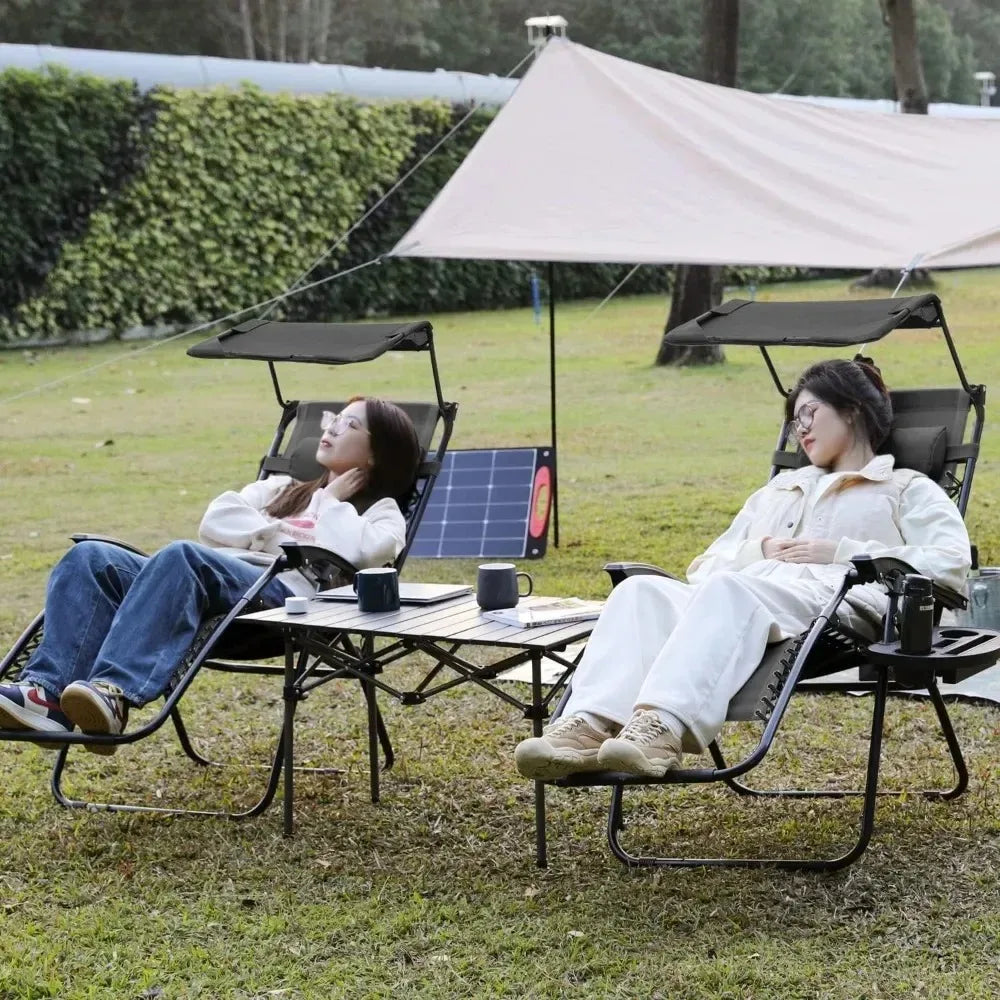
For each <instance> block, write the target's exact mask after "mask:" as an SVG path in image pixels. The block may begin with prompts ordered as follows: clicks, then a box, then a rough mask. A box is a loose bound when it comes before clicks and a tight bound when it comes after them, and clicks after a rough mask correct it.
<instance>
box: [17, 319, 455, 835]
mask: <svg viewBox="0 0 1000 1000" xmlns="http://www.w3.org/2000/svg"><path fill="white" fill-rule="evenodd" d="M390 350H395V351H411V352H415V351H419V352H428V353H429V358H430V364H431V372H432V376H433V381H434V391H435V396H436V401H435V402H433V403H399V405H400V406H401V407H402V408H403V409H404V410H405V411H406V412H407V413H408V414H409V416H410V418H411V419H412V420H413V423H414V426H415V428H416V430H417V436H418V439H419V441H420V445H421V447H422V448H423V453H424V458H423V461H422V462H421V464H420V466H419V468H418V471H417V476H416V479H415V481H414V484H413V489H412V491H411V495H410V498H409V502H408V503H407V504H406V505H405V507H406V509H405V510H404V514H405V516H406V525H407V527H406V545H405V547H404V549H403V551H402V552H401V553H400V554H399V556H398V557H397V559H396V561H395V563H394V565H395V566H396V568H397V569H400V568H402V565H403V563H404V562H405V559H406V555H407V553H408V551H409V548H410V546H411V544H412V542H413V539H414V537H415V535H416V532H417V528H418V527H419V524H420V519H421V517H422V516H423V512H424V510H425V508H426V506H427V502H428V500H429V499H430V493H431V489H432V488H433V485H434V482H435V480H436V478H437V476H438V474H439V472H440V469H441V462H442V461H443V459H444V455H445V452H446V450H447V447H448V442H449V439H450V437H451V433H452V429H453V426H454V421H455V415H456V412H457V408H458V407H457V404H455V403H449V402H445V400H444V398H443V396H442V391H441V382H440V377H439V374H438V367H437V358H436V355H435V352H434V341H433V331H432V328H431V325H430V324H429V323H427V322H416V323H407V324H385V323H379V324H307V323H277V322H269V321H260V320H254V321H252V322H249V323H244V324H241V325H239V326H237V327H234V328H233V329H232V330H228V331H226V332H224V333H222V334H220V335H219V336H217V337H214V338H212V339H211V340H208V341H205V342H203V343H201V344H198V345H196V346H195V347H192V348H191V349H190V350H189V351H188V354H190V355H191V356H192V357H198V358H218V359H222V358H233V359H254V360H263V361H266V362H267V364H268V369H269V371H270V375H271V381H272V384H273V387H274V392H275V396H276V397H277V400H278V404H279V406H280V407H281V417H280V419H279V421H278V426H277V429H276V431H275V434H274V438H273V440H272V442H271V445H270V447H269V449H268V453H267V455H265V456H264V458H263V459H262V460H261V463H260V466H259V470H258V478H260V479H264V478H267V477H268V476H271V475H276V474H284V475H291V476H292V477H293V478H295V479H300V480H303V481H308V480H311V479H315V478H317V477H318V476H319V475H320V473H321V471H322V470H321V469H320V467H319V465H318V464H317V463H316V460H315V454H316V448H317V445H318V441H319V437H318V435H317V433H316V428H317V427H318V426H319V422H320V417H321V414H322V412H323V411H324V410H334V411H336V410H339V409H340V408H341V407H342V406H343V403H335V402H320V401H301V402H300V401H298V400H285V399H284V398H283V396H282V393H281V387H280V385H279V381H278V376H277V372H276V369H275V363H277V362H289V361H294V362H310V363H316V364H330V365H343V364H351V363H355V362H363V361H371V360H373V359H375V358H378V357H380V356H381V355H383V354H384V353H386V352H387V351H390ZM72 537H73V540H74V542H79V541H83V540H85V539H95V538H97V539H100V540H103V541H111V542H114V544H118V545H122V546H124V547H126V548H129V549H131V550H132V551H136V552H138V551H139V550H138V549H135V548H134V547H133V546H131V545H128V544H127V543H124V542H120V541H118V540H116V539H107V538H104V537H103V536H97V535H83V534H79V535H74V536H72ZM282 548H283V550H284V555H282V556H279V557H278V558H277V559H276V560H275V562H274V563H273V564H272V565H271V566H270V567H269V568H268V569H267V570H266V571H265V572H264V573H263V574H262V576H261V577H260V578H259V580H258V581H257V582H256V583H255V584H254V585H253V586H252V587H251V588H250V589H249V590H248V591H247V593H246V594H245V595H244V596H243V598H242V599H241V600H240V602H239V603H238V604H237V605H236V607H234V608H233V609H232V610H231V611H230V612H229V613H228V614H226V615H224V616H219V617H216V618H212V619H208V620H206V621H205V622H204V623H203V624H202V627H201V629H200V631H199V634H198V637H197V638H196V640H195V642H194V643H193V645H192V646H191V648H190V650H189V652H188V654H187V656H186V657H185V658H184V660H183V662H182V663H180V664H178V667H177V670H176V671H175V674H174V678H173V680H172V682H171V684H170V686H169V687H168V689H167V691H166V693H165V696H164V703H163V705H162V707H161V708H160V709H159V711H158V712H157V714H156V715H155V717H154V718H152V719H151V720H150V721H149V722H147V723H145V724H144V725H142V726H139V727H136V728H134V729H132V730H130V731H126V732H125V733H123V734H122V735H121V736H88V735H85V734H83V733H77V732H74V733H69V734H57V735H51V736H49V735H48V734H47V735H46V741H47V742H49V743H61V744H64V746H63V747H62V748H61V749H60V751H59V754H58V756H57V758H56V762H55V764H54V767H53V773H52V790H53V794H54V796H55V798H56V800H57V801H58V802H59V803H60V804H61V805H63V806H67V807H73V808H84V807H85V808H92V809H93V808H99V809H108V810H120V811H129V812H166V813H195V814H198V815H219V816H226V817H229V818H246V817H250V816H255V815H258V814H259V813H261V812H263V811H264V810H265V809H266V808H267V806H268V805H269V804H270V803H271V801H272V799H273V798H274V794H275V792H276V790H277V788H278V783H279V779H280V776H281V771H282V766H283V761H284V760H285V756H286V755H285V753H284V745H285V739H286V734H288V737H287V738H291V732H292V726H293V724H294V714H295V707H296V705H297V703H298V702H299V701H301V700H302V699H303V698H304V697H306V694H307V693H308V692H309V691H310V690H312V689H313V688H315V687H317V686H319V685H320V684H323V683H326V682H327V681H329V680H331V679H333V678H334V677H335V676H340V675H339V674H338V673H337V672H336V671H332V670H330V669H328V668H320V669H318V670H316V669H313V666H312V664H311V663H310V661H309V660H308V658H303V659H302V662H301V663H300V664H299V666H298V670H297V682H296V684H295V685H294V686H293V687H292V689H291V690H288V689H285V690H283V698H284V718H283V724H282V728H281V730H280V733H279V735H278V740H277V746H276V748H275V752H274V757H273V760H272V763H271V765H270V769H269V778H268V782H267V786H266V788H265V789H264V793H263V795H262V796H261V798H260V799H259V800H258V801H257V802H256V803H255V804H254V805H252V806H251V807H249V808H248V809H245V810H242V811H238V812H232V811H226V810H215V809H204V810H201V809H182V808H170V807H161V806H150V805H138V804H130V803H104V802H101V803H97V802H89V801H82V800H79V799H73V798H70V797H68V796H67V795H66V794H64V792H63V790H62V776H63V771H64V769H65V766H66V760H67V753H68V751H69V748H70V746H72V745H73V744H77V743H81V744H83V743H105V744H108V743H111V744H121V743H134V742H137V741H138V740H141V739H145V738H146V737H147V736H150V735H152V734H153V733H154V732H156V731H157V730H158V729H159V728H160V727H161V726H162V725H163V724H164V722H166V720H167V719H168V718H169V719H170V720H171V721H172V723H173V725H174V728H175V731H176V734H177V737H178V739H179V741H180V743H181V746H182V747H183V749H184V751H185V752H186V753H187V755H188V756H189V757H190V758H191V759H192V760H193V761H195V762H196V763H198V764H201V765H209V764H212V763H213V762H212V761H210V760H208V759H207V758H205V757H204V756H202V755H201V754H200V753H199V752H198V751H197V750H196V749H195V747H194V745H193V744H192V742H191V740H190V738H189V736H188V732H187V729H186V726H185V725H184V722H183V718H182V716H181V711H180V706H179V702H180V700H181V698H182V697H183V695H184V694H185V692H186V691H187V689H188V687H189V686H190V685H191V683H192V681H193V680H194V678H195V676H196V675H197V674H198V672H199V670H200V669H201V668H202V667H208V668H210V669H216V670H224V671H227V672H233V673H253V674H262V675H279V676H280V675H282V674H283V673H284V671H283V669H282V668H281V667H277V666H273V665H268V664H266V663H259V662H249V663H248V662H242V661H246V660H251V661H260V660H266V659H272V658H274V657H276V656H280V655H282V654H283V653H284V644H283V643H282V642H281V640H280V637H278V636H276V633H274V632H272V631H269V630H264V629H259V628H254V627H252V626H248V625H247V624H246V623H243V622H238V621H237V620H236V619H237V618H238V616H239V615H241V614H244V613H246V612H248V611H252V610H254V609H255V607H256V605H255V603H254V601H255V597H256V594H257V593H259V591H260V590H261V589H262V588H263V587H264V586H265V585H266V583H267V582H268V581H269V580H270V579H272V578H273V577H274V576H275V575H276V574H277V573H279V572H282V571H284V570H286V569H299V570H300V571H301V572H302V573H303V574H304V575H306V577H307V578H309V579H310V580H311V581H313V582H314V583H315V585H316V586H317V588H323V587H329V586H335V585H337V584H340V583H344V582H350V580H351V579H352V578H353V575H354V572H355V567H353V566H351V565H350V564H349V563H347V562H346V561H344V560H343V559H341V558H340V557H339V556H338V555H337V554H336V553H332V552H329V551H326V550H324V549H320V548H317V547H315V546H304V545H297V544H289V545H284V546H282ZM43 628H44V613H41V614H39V615H37V616H36V618H35V619H34V621H32V622H31V624H30V625H29V626H28V628H27V629H26V630H25V631H24V633H23V634H22V635H21V636H20V638H19V639H18V640H17V642H16V643H15V644H14V647H13V648H12V650H11V651H10V652H9V653H8V654H7V656H6V657H4V659H3V660H2V661H0V679H2V678H7V677H16V676H18V675H19V673H20V671H21V669H22V667H23V666H24V664H25V663H26V662H27V660H28V658H29V656H30V655H31V652H32V651H33V650H34V648H35V647H36V646H37V644H38V642H39V641H40V640H41V637H42V630H43ZM344 641H345V642H347V640H346V638H345V640H344ZM362 689H363V691H364V693H365V696H366V698H367V699H368V700H369V712H370V714H372V713H374V715H373V719H374V722H375V724H376V725H377V733H378V737H379V740H380V742H381V745H382V749H383V754H384V757H385V766H386V767H387V768H388V767H391V765H392V747H391V744H390V742H389V739H388V735H387V733H386V731H385V727H384V725H383V724H382V720H381V716H380V715H378V714H377V707H376V706H375V704H374V692H373V690H372V689H371V688H370V686H366V685H365V683H362ZM31 739H37V735H36V734H30V733H24V732H14V731H4V732H0V740H31ZM314 770H333V769H324V768H317V769H314ZM291 780H292V777H291V775H290V774H286V776H285V781H286V783H288V782H290V781H291Z"/></svg>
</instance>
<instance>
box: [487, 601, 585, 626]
mask: <svg viewBox="0 0 1000 1000" xmlns="http://www.w3.org/2000/svg"><path fill="white" fill-rule="evenodd" d="M603 607H604V602H603V601H581V600H580V598H578V597H559V598H553V599H552V600H545V599H542V600H539V601H534V602H532V603H531V604H519V605H518V606H517V607H515V608H502V609H500V610H499V611H484V612H483V617H484V618H489V619H490V620H491V621H495V622H502V623H503V624H504V625H515V626H517V627H519V628H536V627H538V626H539V625H563V624H569V623H571V622H585V621H590V620H591V619H593V618H599V617H600V615H601V609H602V608H603Z"/></svg>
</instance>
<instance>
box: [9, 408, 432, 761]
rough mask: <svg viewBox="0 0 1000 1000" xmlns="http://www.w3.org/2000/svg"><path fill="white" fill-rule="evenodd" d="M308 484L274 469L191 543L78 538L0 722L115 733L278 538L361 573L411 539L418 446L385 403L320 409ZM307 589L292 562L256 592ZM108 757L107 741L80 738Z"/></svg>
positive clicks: (279, 599)
mask: <svg viewBox="0 0 1000 1000" xmlns="http://www.w3.org/2000/svg"><path fill="white" fill-rule="evenodd" d="M320 429H321V432H322V436H321V437H320V439H319V445H318V447H317V450H316V461H317V462H318V463H319V464H320V465H321V466H322V467H323V468H324V470H325V471H324V472H323V474H322V475H321V476H320V477H319V478H318V479H316V480H314V481H313V482H296V481H294V480H292V479H291V478H289V477H288V476H273V477H271V478H269V479H263V480H259V481H258V482H255V483H250V485H249V486H245V487H244V488H243V489H242V490H240V491H239V492H235V491H229V492H226V493H223V494H222V495H221V496H219V497H217V498H216V499H215V500H213V501H212V502H211V503H210V504H209V506H208V510H207V511H206V512H205V516H204V517H203V518H202V522H201V527H200V529H199V539H200V542H199V543H195V542H173V543H172V544H170V545H168V546H167V547H166V548H164V549H162V550H161V551H160V552H158V553H156V554H155V555H154V556H151V557H147V556H140V555H136V554H135V553H133V552H129V551H128V550H126V549H123V548H121V547H120V546H117V545H112V544H109V543H105V542H97V541H85V542H80V543H79V544H77V545H75V546H74V547H73V548H71V549H70V550H69V551H68V552H67V553H66V555H64V556H63V558H62V559H61V560H60V561H59V563H58V564H57V565H56V567H55V569H54V570H53V571H52V574H51V576H50V577H49V583H48V589H47V592H46V598H45V626H44V630H43V635H42V640H41V642H40V643H39V645H38V648H37V649H35V651H34V652H33V653H32V655H31V657H30V659H29V660H28V662H27V664H26V665H25V669H24V671H23V672H22V675H21V677H20V679H19V680H18V681H17V682H16V683H13V684H3V685H0V728H3V729H19V730H34V731H37V732H38V733H39V734H42V733H46V732H49V733H51V732H57V733H58V732H69V731H70V730H72V729H73V728H74V726H79V727H80V729H81V730H83V731H84V732H88V733H104V734H112V735H117V734H119V733H121V732H122V731H123V730H124V728H125V724H126V722H127V720H128V710H129V707H130V706H133V705H134V706H139V705H144V704H146V702H148V701H151V700H152V699H153V698H155V697H157V696H158V695H159V694H161V693H162V692H163V691H164V689H165V688H166V686H167V684H168V683H169V681H170V678H171V675H172V674H173V672H174V670H175V669H176V667H177V665H178V664H179V663H180V661H181V659H182V657H183V656H184V654H185V653H186V652H187V650H188V648H189V647H190V645H191V643H192V642H193V640H194V637H195V635H196V633H197V631H198V628H199V626H200V624H201V622H202V620H203V619H204V618H207V617H210V616H214V615H220V614H225V613H226V612H228V611H230V610H231V609H232V608H233V607H234V606H235V605H236V603H237V601H239V599H240V598H241V597H242V596H243V594H244V593H245V592H246V591H247V590H248V589H249V588H250V586H251V585H252V584H253V583H254V582H255V581H256V580H257V578H258V577H259V576H260V574H261V573H263V572H264V569H265V568H266V567H267V566H269V565H270V564H271V562H272V561H273V559H274V557H275V556H276V555H279V554H280V553H281V548H280V546H281V543H282V542H292V541H295V542H300V543H303V544H309V545H318V546H321V547H322V548H325V549H329V550H330V551H332V552H335V553H336V554H337V555H339V556H341V557H342V558H343V559H345V560H347V562H349V563H351V564H352V565H354V566H356V567H357V568H359V569H361V568H364V567H369V566H381V565H385V564H387V563H391V562H392V561H393V560H394V559H395V558H396V556H397V555H398V554H399V553H400V552H401V551H402V549H403V546H404V545H405V544H406V522H405V520H404V518H403V514H402V512H401V510H400V506H401V505H403V504H405V503H406V499H407V496H408V494H409V492H410V490H411V489H412V486H413V482H414V479H415V478H416V473H417V466H418V463H419V461H420V445H419V443H418V440H417V434H416V431H415V429H414V427H413V424H412V422H411V421H410V418H409V417H408V416H407V415H406V414H405V413H404V412H403V411H402V410H401V409H400V408H399V407H398V406H395V405H394V404H392V403H389V402H386V401H385V400H382V399H377V398H375V397H356V398H354V399H352V400H351V401H350V403H348V405H347V406H346V407H345V408H344V410H343V411H342V412H341V413H339V414H333V413H325V414H324V415H323V420H322V424H321V428H320ZM313 589H314V588H313V586H312V585H311V584H310V583H309V581H308V580H306V578H305V577H303V576H302V575H301V574H300V573H299V572H297V571H295V570H290V571H286V572H284V573H280V574H278V575H277V576H276V577H275V578H274V579H273V580H271V581H269V582H268V584H267V585H266V586H265V587H264V589H263V590H261V591H260V594H259V595H258V599H259V600H260V601H261V602H262V603H263V605H264V606H266V607H280V606H281V605H282V604H283V603H284V601H285V598H286V597H289V596H291V595H303V596H305V595H311V594H312V593H313ZM85 746H87V749H88V750H92V751H94V752H95V753H104V754H108V753H114V751H115V750H116V749H117V747H116V746H115V745H114V744H106V745H104V746H97V745H87V744H85Z"/></svg>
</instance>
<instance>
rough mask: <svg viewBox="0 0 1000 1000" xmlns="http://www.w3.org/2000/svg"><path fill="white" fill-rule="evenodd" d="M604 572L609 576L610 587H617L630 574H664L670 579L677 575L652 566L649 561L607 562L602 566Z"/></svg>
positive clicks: (674, 578)
mask: <svg viewBox="0 0 1000 1000" xmlns="http://www.w3.org/2000/svg"><path fill="white" fill-rule="evenodd" d="M604 572H605V573H607V574H608V576H610V577H611V586H612V587H617V586H618V584H619V583H621V582H622V580H625V579H627V578H628V577H630V576H665V577H667V578H668V579H670V580H676V579H678V577H676V576H674V575H673V573H668V572H667V571H666V570H665V569H660V567H659V566H652V565H650V564H649V563H637V562H613V563H607V564H606V565H605V567H604Z"/></svg>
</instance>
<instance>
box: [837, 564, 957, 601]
mask: <svg viewBox="0 0 1000 1000" xmlns="http://www.w3.org/2000/svg"><path fill="white" fill-rule="evenodd" d="M851 562H852V563H853V564H854V568H855V570H857V572H858V574H859V576H860V578H861V579H860V580H859V581H858V582H859V583H889V582H890V581H891V580H892V579H893V578H896V579H897V580H899V579H901V578H902V577H904V576H906V575H907V574H908V573H916V572H917V571H916V570H915V569H914V568H913V567H912V566H911V565H910V564H909V563H907V562H903V560H902V559H893V558H892V557H889V556H855V557H854V558H853V559H852V560H851ZM933 586H934V600H935V601H936V602H937V603H938V604H940V605H941V606H942V607H944V608H948V609H949V610H951V611H957V610H961V609H962V608H964V607H966V606H967V605H968V603H969V602H968V601H967V600H966V599H965V596H964V595H963V594H960V593H959V592H958V591H957V590H952V589H951V587H944V586H942V585H941V584H940V583H937V582H934V584H933Z"/></svg>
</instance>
